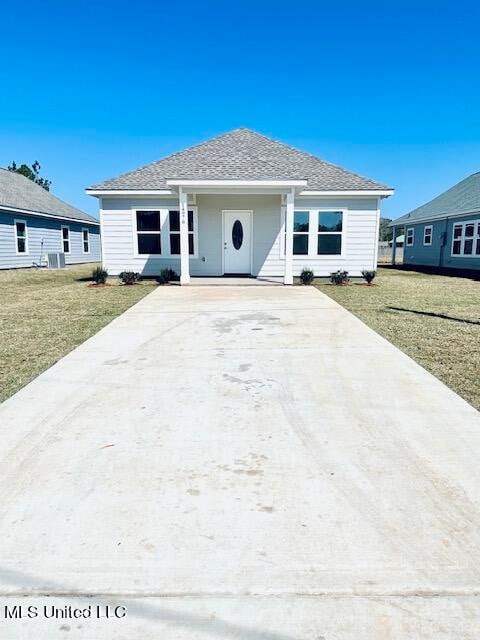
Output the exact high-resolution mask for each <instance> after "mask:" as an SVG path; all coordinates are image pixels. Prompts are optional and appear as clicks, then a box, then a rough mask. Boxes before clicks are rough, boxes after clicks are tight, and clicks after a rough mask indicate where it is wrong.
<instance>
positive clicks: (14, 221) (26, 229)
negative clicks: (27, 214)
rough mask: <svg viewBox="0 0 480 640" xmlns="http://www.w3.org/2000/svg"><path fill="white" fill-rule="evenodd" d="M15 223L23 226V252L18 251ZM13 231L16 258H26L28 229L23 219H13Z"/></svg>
mask: <svg viewBox="0 0 480 640" xmlns="http://www.w3.org/2000/svg"><path fill="white" fill-rule="evenodd" d="M17 222H20V223H22V224H24V225H25V251H19V250H18V238H19V236H18V233H17ZM13 229H14V233H15V253H16V254H17V256H28V254H29V250H28V227H27V221H26V220H24V219H23V218H15V219H14V220H13Z"/></svg>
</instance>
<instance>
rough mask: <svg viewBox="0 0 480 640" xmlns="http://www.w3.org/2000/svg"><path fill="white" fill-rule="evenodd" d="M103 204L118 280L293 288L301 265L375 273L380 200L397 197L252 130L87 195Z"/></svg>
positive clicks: (109, 260)
mask: <svg viewBox="0 0 480 640" xmlns="http://www.w3.org/2000/svg"><path fill="white" fill-rule="evenodd" d="M87 193H89V194H91V195H93V196H96V197H98V198H99V201H100V220H101V226H102V242H103V263H104V266H105V267H106V268H107V269H108V271H109V273H110V274H112V275H115V274H118V273H119V272H120V271H123V270H125V269H128V270H132V271H138V272H141V273H142V274H143V275H155V274H158V272H159V271H160V269H161V268H162V267H171V268H172V269H174V270H175V271H177V273H179V274H180V281H181V282H182V283H188V282H189V280H190V276H191V275H192V276H222V275H233V274H237V275H238V274H242V275H252V276H258V277H270V276H272V277H281V278H283V280H284V282H285V283H286V284H290V283H292V281H293V276H295V275H299V274H300V272H301V271H302V269H303V268H304V267H310V268H311V269H313V270H314V272H315V274H316V275H319V276H324V275H328V274H330V273H331V272H332V271H335V270H337V269H346V270H348V271H349V272H350V274H351V275H353V276H358V275H360V273H361V271H362V269H374V268H376V265H377V238H378V227H379V219H380V201H381V199H382V198H384V197H387V196H389V195H391V194H392V193H393V190H392V189H390V188H389V187H386V186H384V185H382V184H379V183H378V182H374V181H373V180H370V179H368V178H363V177H361V176H359V175H356V174H354V173H351V172H350V171H346V170H345V169H342V168H340V167H337V166H335V165H332V164H330V163H328V162H325V161H323V160H320V159H319V158H316V157H315V156H313V155H311V154H308V153H304V152H302V151H298V150H297V149H294V148H293V147H290V146H288V145H286V144H283V143H281V142H277V141H275V140H272V139H270V138H267V137H265V136H263V135H260V134H258V133H255V132H254V131H250V130H249V129H235V130H234V131H231V132H229V133H226V134H224V135H221V136H219V137H217V138H214V139H213V140H209V141H207V142H204V143H202V144H199V145H196V146H194V147H190V148H189V149H186V150H185V151H181V152H179V153H175V154H173V155H170V156H167V157H166V158H163V159H162V160H159V161H158V162H154V163H152V164H149V165H147V166H145V167H142V168H140V169H137V170H135V171H132V172H130V173H126V174H123V175H121V176H119V177H118V178H113V179H111V180H106V181H105V182H102V183H100V184H97V185H94V186H92V187H90V188H89V189H87Z"/></svg>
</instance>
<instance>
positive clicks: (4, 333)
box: [0, 265, 155, 401]
mask: <svg viewBox="0 0 480 640" xmlns="http://www.w3.org/2000/svg"><path fill="white" fill-rule="evenodd" d="M92 268H93V265H82V266H78V267H73V268H68V269H65V270H61V271H48V270H36V269H19V270H13V271H0V335H1V342H0V401H3V400H5V399H6V398H8V397H9V396H11V395H12V394H13V393H15V392H16V391H18V389H20V388H21V387H23V386H24V385H25V384H27V383H28V382H30V381H31V380H33V378H35V377H36V376H37V375H38V374H39V373H41V372H42V371H45V369H47V368H48V367H50V366H51V365H52V364H54V363H55V362H57V360H59V359H60V358H61V357H62V356H64V355H65V354H66V353H68V352H69V351H71V350H72V349H74V348H75V347H77V346H78V345H79V344H81V343H82V342H84V341H85V340H86V339H87V338H89V337H90V336H92V335H93V334H94V333H96V332H97V331H98V330H99V329H101V328H102V327H104V326H105V325H106V324H108V323H109V322H110V321H111V320H113V318H115V317H116V316H118V315H119V314H121V313H122V312H123V311H125V310H126V309H128V308H129V307H131V306H132V305H133V304H135V303H136V302H138V300H140V299H141V298H143V297H144V296H145V295H146V294H147V293H149V292H150V291H152V290H153V288H154V286H155V285H154V284H152V283H151V282H145V283H141V284H139V285H135V286H133V287H124V286H120V285H119V284H118V282H114V283H113V284H112V286H108V287H102V288H89V287H88V282H87V281H86V280H87V278H88V277H89V276H90V274H91V272H92Z"/></svg>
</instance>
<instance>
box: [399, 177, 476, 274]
mask: <svg viewBox="0 0 480 640" xmlns="http://www.w3.org/2000/svg"><path fill="white" fill-rule="evenodd" d="M390 226H391V227H394V233H395V231H396V229H397V228H398V227H401V228H402V229H403V230H404V234H405V244H404V251H403V264H405V265H412V266H416V265H418V266H424V267H434V268H443V269H465V270H469V271H470V270H475V269H480V172H479V173H474V174H473V175H471V176H469V177H468V178H465V180H462V181H461V182H459V183H458V184H456V185H455V186H454V187H452V188H451V189H448V191H445V192H444V193H442V194H440V195H439V196H437V197H436V198H434V199H433V200H431V201H430V202H427V204H424V205H423V206H421V207H418V209H414V210H413V211H411V212H410V213H407V214H406V215H404V216H402V217H401V218H398V219H397V220H394V221H393V222H391V223H390ZM393 262H394V264H395V251H394V252H393Z"/></svg>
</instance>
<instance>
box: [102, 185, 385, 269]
mask: <svg viewBox="0 0 480 640" xmlns="http://www.w3.org/2000/svg"><path fill="white" fill-rule="evenodd" d="M188 208H189V210H194V211H195V212H196V218H195V223H196V224H195V229H196V230H197V233H196V237H195V241H194V242H195V256H190V273H191V275H192V276H200V275H212V276H219V275H222V252H223V229H222V211H224V210H250V211H252V212H253V214H252V243H253V246H252V274H253V275H255V276H256V275H259V276H262V277H269V276H276V277H282V276H283V275H284V270H285V259H284V247H282V240H283V239H284V213H283V210H284V206H283V205H282V201H281V196H280V195H240V194H239V195H233V194H225V195H221V194H215V195H213V194H212V195H210V194H197V197H196V207H195V206H194V205H190V204H189V207H188ZM139 209H149V210H160V211H163V212H164V223H163V224H162V255H155V256H154V255H144V256H140V255H138V253H137V252H136V250H135V246H136V239H135V237H134V236H135V228H134V222H133V215H132V212H133V211H134V210H139ZM295 209H296V210H298V211H304V210H307V211H317V212H318V211H320V210H324V211H342V212H343V220H342V226H343V228H342V254H341V255H316V254H315V253H314V254H313V255H309V256H303V255H297V256H294V257H293V270H294V274H295V275H299V274H300V272H301V271H302V269H303V267H304V266H310V267H311V268H312V269H313V270H314V272H315V274H316V275H327V276H328V275H329V274H330V273H331V272H332V271H336V270H337V269H347V270H348V271H349V272H350V274H351V275H352V276H360V275H361V271H362V270H363V269H375V268H376V241H377V238H376V233H377V225H378V215H379V212H378V201H377V198H333V197H329V198H326V197H303V198H302V197H300V198H297V199H296V201H295ZM170 210H177V211H178V201H177V199H176V198H173V197H171V196H168V197H152V196H151V197H141V196H138V197H137V196H135V197H133V196H132V197H128V198H126V197H122V198H115V197H104V198H102V208H101V219H102V230H103V247H104V265H105V267H106V268H107V269H108V271H109V273H110V274H111V275H118V273H120V272H121V271H124V270H129V271H138V272H140V273H142V274H143V275H149V276H154V275H157V274H158V273H159V271H160V269H161V268H163V267H170V268H172V269H174V270H175V271H176V272H177V273H179V270H180V257H179V256H178V257H176V256H172V255H170V236H169V222H168V212H169V211H170ZM315 224H318V219H317V222H316V223H315ZM309 231H310V232H311V233H312V236H313V238H314V241H313V244H314V247H315V251H316V247H317V237H318V232H317V227H315V228H314V229H309ZM165 248H168V254H166V255H165V254H164V253H163V251H164V249H165Z"/></svg>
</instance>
